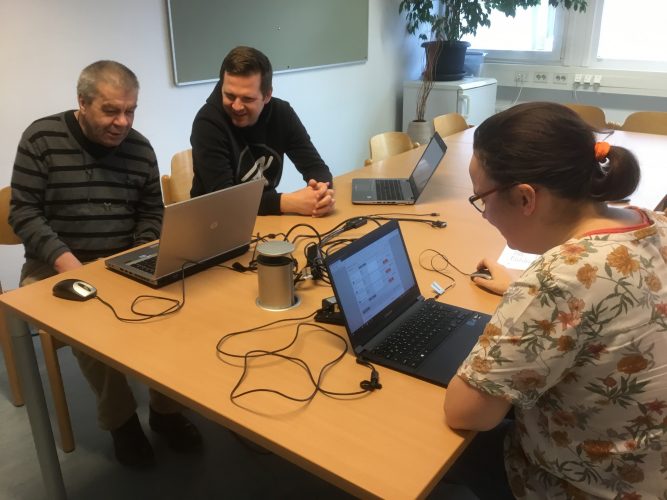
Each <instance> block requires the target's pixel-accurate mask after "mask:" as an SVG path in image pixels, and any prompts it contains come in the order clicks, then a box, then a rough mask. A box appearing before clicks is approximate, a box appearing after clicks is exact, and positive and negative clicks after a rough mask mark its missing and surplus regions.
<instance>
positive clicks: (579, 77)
mask: <svg viewBox="0 0 667 500" xmlns="http://www.w3.org/2000/svg"><path fill="white" fill-rule="evenodd" d="M583 79H584V75H582V74H581V73H575V75H574V83H575V85H579V84H580V83H581V82H582V81H583Z"/></svg>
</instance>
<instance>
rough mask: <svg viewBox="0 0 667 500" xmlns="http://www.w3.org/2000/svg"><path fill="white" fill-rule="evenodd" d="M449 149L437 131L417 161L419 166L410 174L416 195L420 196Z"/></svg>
mask: <svg viewBox="0 0 667 500" xmlns="http://www.w3.org/2000/svg"><path fill="white" fill-rule="evenodd" d="M445 151H447V146H446V145H445V142H444V141H443V140H442V138H441V137H440V136H439V135H438V133H437V132H436V133H435V134H434V135H433V137H432V138H431V140H430V141H429V143H428V146H426V149H425V150H424V154H422V157H421V158H420V159H419V162H417V166H416V167H415V169H414V170H413V171H412V175H410V184H412V189H413V193H415V197H417V196H419V194H421V192H422V191H423V190H424V188H425V187H426V184H427V183H428V180H429V179H430V178H431V176H432V175H433V172H435V169H436V168H437V167H438V164H439V163H440V162H441V161H442V157H443V156H444V155H445Z"/></svg>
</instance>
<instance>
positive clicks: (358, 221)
mask: <svg viewBox="0 0 667 500" xmlns="http://www.w3.org/2000/svg"><path fill="white" fill-rule="evenodd" d="M367 222H368V219H366V217H355V218H354V219H350V220H348V221H347V222H346V223H345V230H348V229H356V228H358V227H361V226H363V225H364V224H366V223H367Z"/></svg>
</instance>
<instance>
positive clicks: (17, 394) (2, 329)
mask: <svg viewBox="0 0 667 500" xmlns="http://www.w3.org/2000/svg"><path fill="white" fill-rule="evenodd" d="M0 344H2V353H3V354H4V356H5V368H6V369H7V379H8V380H9V390H10V391H11V393H12V403H13V404H14V406H23V393H22V392H21V385H20V384H19V375H18V372H17V371H16V362H15V361H14V350H13V349H12V339H11V338H10V337H9V332H8V331H7V325H6V324H5V316H4V311H3V310H2V309H1V308H0Z"/></svg>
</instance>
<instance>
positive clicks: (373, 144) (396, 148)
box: [364, 132, 419, 165]
mask: <svg viewBox="0 0 667 500" xmlns="http://www.w3.org/2000/svg"><path fill="white" fill-rule="evenodd" d="M369 145H370V150H371V157H370V158H369V159H368V160H366V161H365V162H364V164H365V165H370V164H371V163H373V162H376V161H380V160H384V159H385V158H387V157H389V156H394V155H397V154H400V153H403V152H404V151H409V150H410V149H414V148H416V147H419V143H418V142H412V139H411V138H410V136H409V135H408V134H406V133H405V132H384V133H382V134H378V135H374V136H373V137H371V140H370V142H369Z"/></svg>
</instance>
